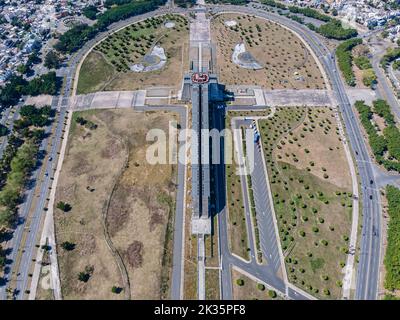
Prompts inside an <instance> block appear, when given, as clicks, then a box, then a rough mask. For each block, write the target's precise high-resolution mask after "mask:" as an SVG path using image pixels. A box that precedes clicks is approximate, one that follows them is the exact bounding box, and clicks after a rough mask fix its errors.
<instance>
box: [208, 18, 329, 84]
mask: <svg viewBox="0 0 400 320" xmlns="http://www.w3.org/2000/svg"><path fill="white" fill-rule="evenodd" d="M231 20H232V21H235V22H236V23H237V25H235V26H227V25H225V22H226V21H231ZM211 29H212V38H213V41H214V43H216V45H217V62H218V67H219V77H220V81H221V82H222V83H226V84H227V85H236V84H248V85H259V86H262V87H264V88H266V89H285V88H289V89H304V88H311V89H324V88H325V83H324V79H323V77H322V74H321V72H320V70H319V68H318V66H317V64H316V62H315V61H314V58H313V57H312V55H311V54H310V52H309V51H308V50H307V49H306V47H305V46H304V44H303V43H302V42H301V40H300V39H299V38H298V37H297V36H296V35H295V34H294V33H292V32H291V31H289V30H287V29H285V28H283V27H282V26H280V25H278V24H276V23H274V22H271V21H267V20H264V19H261V18H254V17H251V16H247V15H238V14H223V15H219V16H217V17H216V18H215V19H214V20H213V21H212V27H211ZM242 42H243V43H244V44H245V48H246V50H247V51H248V52H249V53H250V54H251V55H252V56H253V58H254V59H255V60H256V61H257V62H258V64H259V65H260V66H261V67H262V68H261V69H259V70H252V69H245V68H242V67H239V66H238V65H237V64H235V63H234V62H233V61H232V53H233V51H234V48H235V46H236V45H237V44H239V43H242Z"/></svg>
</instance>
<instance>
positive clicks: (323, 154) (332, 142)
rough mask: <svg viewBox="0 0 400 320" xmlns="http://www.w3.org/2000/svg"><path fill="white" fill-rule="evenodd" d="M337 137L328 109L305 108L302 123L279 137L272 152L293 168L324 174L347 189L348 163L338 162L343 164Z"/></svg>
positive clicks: (345, 160)
mask: <svg viewBox="0 0 400 320" xmlns="http://www.w3.org/2000/svg"><path fill="white" fill-rule="evenodd" d="M311 130H312V131H311ZM339 138H340V135H339V128H338V126H337V123H336V119H335V115H334V113H333V111H332V110H330V109H328V108H325V109H315V110H313V109H309V110H308V112H307V115H306V117H305V119H304V121H303V123H302V124H301V125H300V126H299V127H297V128H296V129H294V130H293V131H292V132H291V133H290V134H289V135H286V136H284V137H283V138H282V139H281V140H280V141H279V143H278V144H277V148H278V149H277V150H276V153H275V154H276V157H277V158H278V159H280V160H282V161H285V162H287V163H289V164H291V165H293V166H295V167H296V168H297V169H300V170H304V169H307V168H308V169H310V171H309V172H310V173H312V174H313V175H315V176H317V177H318V178H320V179H324V174H327V175H328V176H329V182H330V183H332V184H334V185H336V186H338V187H339V188H344V189H351V176H350V169H349V167H348V165H343V166H339V165H338V163H343V164H347V159H346V155H345V153H344V147H343V144H342V142H341V141H340V140H339ZM312 163H314V164H313V165H311V164H312ZM324 169H325V170H324Z"/></svg>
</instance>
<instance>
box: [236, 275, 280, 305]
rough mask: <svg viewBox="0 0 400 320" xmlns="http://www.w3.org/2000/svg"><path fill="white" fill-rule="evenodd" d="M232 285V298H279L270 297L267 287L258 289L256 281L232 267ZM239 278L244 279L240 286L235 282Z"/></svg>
mask: <svg viewBox="0 0 400 320" xmlns="http://www.w3.org/2000/svg"><path fill="white" fill-rule="evenodd" d="M231 273H232V287H233V295H232V297H233V300H275V299H280V298H279V297H278V296H277V297H276V298H271V297H270V296H269V294H268V289H267V288H265V287H264V290H260V289H259V288H258V287H257V285H258V283H257V282H256V281H254V280H253V279H250V278H248V277H247V276H245V275H244V274H242V273H241V272H239V271H237V270H235V269H233V270H232V272H231ZM238 279H241V280H243V281H244V283H243V285H242V286H239V285H238V284H237V280H238Z"/></svg>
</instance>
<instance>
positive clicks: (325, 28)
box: [261, 0, 358, 40]
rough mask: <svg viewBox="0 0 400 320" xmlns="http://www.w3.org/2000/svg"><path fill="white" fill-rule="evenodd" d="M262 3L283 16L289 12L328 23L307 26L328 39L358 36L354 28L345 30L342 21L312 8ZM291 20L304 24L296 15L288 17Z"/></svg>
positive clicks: (266, 0)
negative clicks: (273, 8) (275, 9)
mask: <svg viewBox="0 0 400 320" xmlns="http://www.w3.org/2000/svg"><path fill="white" fill-rule="evenodd" d="M261 3H263V4H266V5H268V6H271V7H276V8H279V9H280V10H278V13H279V14H281V15H287V13H285V12H282V10H285V11H286V10H288V11H289V12H291V13H294V14H301V15H303V16H306V17H310V18H314V19H317V20H320V21H324V22H326V23H325V24H323V25H321V26H320V27H317V26H315V25H314V24H312V23H307V24H306V26H307V27H308V28H309V29H310V30H312V31H315V32H318V33H319V34H321V35H323V36H324V37H326V38H328V39H336V40H346V39H350V38H354V37H356V36H357V34H358V33H357V30H355V29H352V28H343V26H342V23H341V22H340V20H338V19H335V18H331V17H330V16H328V15H326V14H323V13H320V12H319V11H318V10H315V9H311V8H301V7H297V6H288V7H287V6H285V5H284V4H281V3H279V2H276V1H274V0H261ZM288 17H289V18H291V19H292V20H295V21H297V22H299V23H302V24H303V23H304V19H302V18H301V17H298V16H295V15H288Z"/></svg>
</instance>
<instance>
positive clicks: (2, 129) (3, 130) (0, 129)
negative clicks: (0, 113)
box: [0, 123, 8, 137]
mask: <svg viewBox="0 0 400 320" xmlns="http://www.w3.org/2000/svg"><path fill="white" fill-rule="evenodd" d="M7 134H8V128H7V127H6V126H5V125H3V124H1V123H0V137H4V136H5V135H7Z"/></svg>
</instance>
